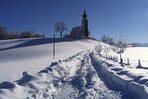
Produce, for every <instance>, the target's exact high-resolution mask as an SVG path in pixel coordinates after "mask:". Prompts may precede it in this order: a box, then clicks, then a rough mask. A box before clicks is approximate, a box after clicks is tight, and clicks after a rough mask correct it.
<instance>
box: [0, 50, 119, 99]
mask: <svg viewBox="0 0 148 99" xmlns="http://www.w3.org/2000/svg"><path fill="white" fill-rule="evenodd" d="M89 53H90V51H84V52H80V53H78V54H77V55H74V56H72V57H69V58H68V59H66V60H59V61H58V62H53V63H52V64H51V65H50V66H49V67H47V68H46V69H44V70H41V71H40V72H39V73H38V74H37V75H35V76H32V75H29V74H27V73H24V76H23V77H22V79H20V80H18V81H16V83H15V82H10V84H12V85H14V88H12V89H13V90H11V91H10V90H6V89H5V88H4V89H5V90H4V89H1V93H5V94H1V95H0V97H1V98H2V99H9V98H10V97H11V99H20V98H25V99H34V98H35V99H36V98H37V99H96V98H97V99H120V98H122V94H121V93H120V92H118V91H113V90H110V89H108V88H107V86H106V85H105V84H104V82H103V81H101V80H100V78H99V77H98V75H97V72H96V71H95V69H94V68H93V66H92V64H91V59H90V56H89ZM28 78H30V79H28Z"/></svg>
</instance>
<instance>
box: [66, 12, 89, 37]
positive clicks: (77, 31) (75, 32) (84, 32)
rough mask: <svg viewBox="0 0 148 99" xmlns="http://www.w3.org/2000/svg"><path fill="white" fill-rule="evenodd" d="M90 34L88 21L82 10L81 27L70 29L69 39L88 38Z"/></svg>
mask: <svg viewBox="0 0 148 99" xmlns="http://www.w3.org/2000/svg"><path fill="white" fill-rule="evenodd" d="M89 34H90V32H89V30H88V19H87V14H86V11H85V10H84V13H83V18H82V23H81V26H77V27H74V28H72V30H71V32H70V35H69V36H70V38H88V36H89Z"/></svg>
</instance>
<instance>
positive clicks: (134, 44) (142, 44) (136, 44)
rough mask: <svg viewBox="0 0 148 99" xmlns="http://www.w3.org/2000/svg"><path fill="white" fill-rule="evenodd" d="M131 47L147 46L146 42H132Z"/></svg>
mask: <svg viewBox="0 0 148 99" xmlns="http://www.w3.org/2000/svg"><path fill="white" fill-rule="evenodd" d="M131 45H132V46H133V47H148V43H132V44H131Z"/></svg>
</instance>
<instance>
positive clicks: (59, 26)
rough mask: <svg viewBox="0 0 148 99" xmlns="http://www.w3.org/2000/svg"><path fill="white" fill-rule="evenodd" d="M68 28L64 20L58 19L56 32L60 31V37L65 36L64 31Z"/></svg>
mask: <svg viewBox="0 0 148 99" xmlns="http://www.w3.org/2000/svg"><path fill="white" fill-rule="evenodd" d="M66 30H67V28H66V25H65V23H64V22H60V21H58V22H57V23H56V24H55V32H56V33H60V37H61V39H62V36H63V32H64V31H66Z"/></svg>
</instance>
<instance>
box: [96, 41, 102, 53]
mask: <svg viewBox="0 0 148 99" xmlns="http://www.w3.org/2000/svg"><path fill="white" fill-rule="evenodd" d="M95 49H96V51H97V54H98V55H101V51H102V45H101V44H100V42H99V45H98V46H96V47H95Z"/></svg>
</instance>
